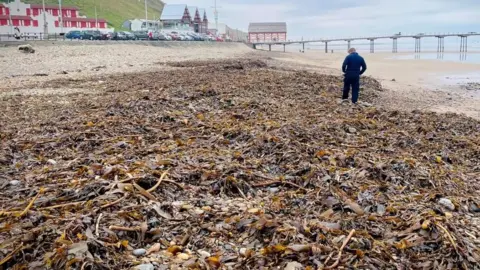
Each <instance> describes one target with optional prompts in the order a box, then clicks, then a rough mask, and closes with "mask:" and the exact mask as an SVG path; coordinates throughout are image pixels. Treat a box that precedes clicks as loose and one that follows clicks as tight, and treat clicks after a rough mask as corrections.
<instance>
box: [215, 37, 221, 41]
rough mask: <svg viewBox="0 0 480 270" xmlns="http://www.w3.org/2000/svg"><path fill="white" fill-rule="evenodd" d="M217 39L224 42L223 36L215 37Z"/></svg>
mask: <svg viewBox="0 0 480 270" xmlns="http://www.w3.org/2000/svg"><path fill="white" fill-rule="evenodd" d="M215 41H218V42H223V38H222V37H215Z"/></svg>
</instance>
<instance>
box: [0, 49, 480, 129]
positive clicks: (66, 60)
mask: <svg viewBox="0 0 480 270" xmlns="http://www.w3.org/2000/svg"><path fill="white" fill-rule="evenodd" d="M276 49H277V50H278V49H279V48H276ZM362 55H363V56H364V58H365V59H366V61H367V64H368V71H367V73H366V76H371V77H373V78H375V79H377V80H378V81H380V82H381V84H382V86H383V87H384V88H385V91H383V92H381V93H379V97H378V100H377V101H376V104H375V105H376V106H380V107H384V108H388V109H398V110H407V111H411V110H429V111H435V112H454V113H462V114H465V115H467V116H470V117H474V118H477V119H480V90H479V88H480V87H478V84H476V83H478V81H475V79H476V78H475V77H474V76H475V75H469V74H475V73H478V72H479V71H480V64H472V63H456V62H447V61H437V60H418V59H412V60H399V59H392V57H393V56H394V55H393V54H390V53H375V54H369V53H364V54H362ZM398 55H402V54H397V55H396V56H398ZM235 57H240V58H242V57H248V58H258V59H267V62H268V63H269V64H270V65H272V66H278V67H282V68H289V69H299V70H309V71H316V72H320V73H326V74H334V75H340V74H341V71H340V66H341V63H342V61H343V59H344V57H345V54H344V53H334V54H325V53H323V52H321V51H311V50H310V51H306V52H305V53H304V54H302V53H298V52H287V53H283V52H279V51H272V52H267V51H261V50H252V49H250V48H248V47H247V46H245V45H243V44H215V45H212V44H190V45H188V44H187V45H185V44H180V43H178V44H174V45H168V46H167V47H161V46H160V47H159V46H145V45H139V44H113V45H111V44H110V45H108V46H105V45H103V46H102V45H89V44H88V43H77V44H76V45H75V46H72V45H71V44H69V45H68V46H67V45H60V44H49V45H48V46H43V45H42V46H38V48H37V53H35V54H32V55H26V54H22V53H19V52H18V51H17V50H16V48H15V47H7V48H0V78H1V79H2V85H0V91H2V92H4V93H5V92H9V91H12V90H15V91H20V92H22V93H25V92H32V91H33V92H35V91H36V90H35V87H32V86H34V85H35V84H37V83H39V82H46V81H50V80H53V79H59V78H65V77H67V78H83V77H89V76H94V75H102V74H115V73H119V72H120V73H124V72H127V73H128V72H139V71H145V70H157V69H168V68H169V67H168V66H165V63H166V62H170V61H184V60H207V61H208V60H210V59H212V60H213V59H226V58H235ZM468 76H470V77H472V78H470V77H468ZM467 78H468V79H467ZM479 81H480V80H479ZM467 82H469V83H472V82H473V84H470V86H469V87H468V89H466V88H465V87H464V86H465V84H466V83H467ZM25 86H26V87H25ZM340 87H341V82H339V88H340ZM42 91H43V92H44V91H45V90H42Z"/></svg>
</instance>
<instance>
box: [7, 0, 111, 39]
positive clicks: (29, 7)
mask: <svg viewBox="0 0 480 270" xmlns="http://www.w3.org/2000/svg"><path fill="white" fill-rule="evenodd" d="M44 10H45V13H44ZM14 27H15V28H16V29H17V31H18V30H19V31H20V34H39V33H45V32H48V33H49V34H60V33H67V32H68V31H71V30H101V31H109V32H110V31H113V30H114V29H112V28H108V25H107V21H106V20H104V19H101V18H98V19H93V18H87V17H85V16H80V13H79V9H78V7H74V6H62V8H61V9H60V6H58V5H45V9H44V7H43V5H38V4H26V3H23V2H21V0H13V1H10V2H9V3H3V4H2V3H0V33H2V34H7V33H9V34H13V31H14Z"/></svg>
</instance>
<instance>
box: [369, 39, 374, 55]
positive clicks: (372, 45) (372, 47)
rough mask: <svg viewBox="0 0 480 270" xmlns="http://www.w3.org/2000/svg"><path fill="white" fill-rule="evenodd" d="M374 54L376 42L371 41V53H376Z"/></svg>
mask: <svg viewBox="0 0 480 270" xmlns="http://www.w3.org/2000/svg"><path fill="white" fill-rule="evenodd" d="M374 52H375V40H374V39H370V53H374Z"/></svg>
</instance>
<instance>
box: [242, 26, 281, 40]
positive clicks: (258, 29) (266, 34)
mask: <svg viewBox="0 0 480 270" xmlns="http://www.w3.org/2000/svg"><path fill="white" fill-rule="evenodd" d="M286 40H287V23H285V22H260V23H250V25H249V26H248V42H250V43H257V42H277V41H286Z"/></svg>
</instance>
